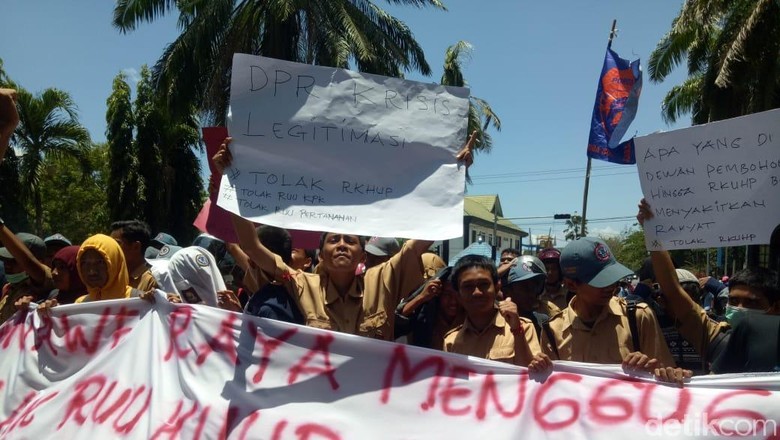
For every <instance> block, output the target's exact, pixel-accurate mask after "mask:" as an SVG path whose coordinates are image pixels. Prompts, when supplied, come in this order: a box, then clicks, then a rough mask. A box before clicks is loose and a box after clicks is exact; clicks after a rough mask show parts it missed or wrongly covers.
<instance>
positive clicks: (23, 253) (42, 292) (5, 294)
mask: <svg viewBox="0 0 780 440" xmlns="http://www.w3.org/2000/svg"><path fill="white" fill-rule="evenodd" d="M0 244H2V245H3V247H2V248H0V259H2V261H3V263H4V264H5V271H6V278H7V280H8V284H6V285H4V286H1V287H2V293H0V324H2V323H3V322H5V321H7V320H8V318H10V317H11V316H12V315H13V314H14V313H16V310H17V307H21V308H24V309H26V305H27V304H29V303H30V301H38V300H42V299H46V296H47V295H48V294H49V292H51V290H52V289H53V288H54V281H53V280H52V275H51V269H50V268H49V267H48V266H46V265H44V264H43V263H41V260H43V259H44V258H45V257H46V245H45V244H44V243H43V240H41V238H40V237H38V236H35V235H32V234H27V233H25V232H20V233H18V234H16V235H14V234H13V233H12V232H11V231H10V230H9V229H8V228H6V227H5V223H4V222H3V220H2V219H0ZM25 298H26V301H25ZM23 301H24V303H23Z"/></svg>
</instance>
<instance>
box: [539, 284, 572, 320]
mask: <svg viewBox="0 0 780 440" xmlns="http://www.w3.org/2000/svg"><path fill="white" fill-rule="evenodd" d="M567 293H568V291H567V290H566V287H564V286H563V285H561V287H560V288H559V289H558V291H557V292H553V293H550V292H548V291H547V286H545V289H544V292H542V294H541V295H539V300H540V301H541V302H545V301H549V302H551V303H553V304H555V306H556V307H558V309H559V310H563V309H565V308H566V307H567V306H568V305H569V304H567V303H566V294H567ZM550 316H552V315H550Z"/></svg>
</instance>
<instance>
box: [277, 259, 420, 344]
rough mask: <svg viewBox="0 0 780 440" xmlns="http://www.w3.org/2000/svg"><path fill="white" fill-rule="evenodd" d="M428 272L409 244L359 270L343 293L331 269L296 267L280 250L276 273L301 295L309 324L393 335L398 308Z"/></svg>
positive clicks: (381, 336)
mask: <svg viewBox="0 0 780 440" xmlns="http://www.w3.org/2000/svg"><path fill="white" fill-rule="evenodd" d="M422 274H423V267H422V261H421V260H420V257H419V256H418V255H417V254H416V253H415V252H414V251H413V250H412V248H411V247H410V246H409V245H404V246H403V247H402V248H401V251H400V252H398V253H397V254H396V255H394V256H393V257H392V258H390V260H388V261H387V262H385V263H382V264H380V265H378V266H375V267H372V268H370V269H368V270H367V271H366V273H365V274H363V275H360V276H356V277H355V280H354V281H353V282H352V285H351V286H350V287H349V291H348V292H347V294H346V295H344V296H343V297H342V296H341V295H339V293H338V290H337V289H336V287H335V286H334V285H333V283H331V282H330V280H329V278H328V275H327V273H306V272H302V271H294V270H293V269H290V268H289V267H288V266H287V265H286V264H284V262H283V261H282V259H281V258H280V257H279V256H277V258H276V272H275V273H274V278H275V279H276V281H278V282H281V283H283V284H284V285H285V287H286V288H287V291H288V292H289V293H290V295H291V296H292V297H293V299H295V300H296V302H297V303H298V306H299V307H300V309H301V312H303V316H304V320H305V321H306V325H307V326H309V327H317V328H322V329H327V330H335V331H339V332H343V333H350V334H354V335H360V336H367V337H370V338H375V339H383V340H386V341H392V340H393V329H394V325H395V308H396V307H397V306H398V303H400V302H401V299H403V297H404V296H405V295H406V294H408V293H409V292H411V291H413V290H414V289H416V288H417V287H419V286H420V285H421V284H422V283H423V276H422Z"/></svg>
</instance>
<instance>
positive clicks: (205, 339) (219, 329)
mask: <svg viewBox="0 0 780 440" xmlns="http://www.w3.org/2000/svg"><path fill="white" fill-rule="evenodd" d="M0 350H2V354H1V355H0V356H1V357H0V399H2V400H0V402H2V405H1V406H0V438H36V439H38V438H119V437H121V438H127V439H149V438H151V439H157V438H187V439H199V438H208V439H213V438H231V439H233V438H235V439H243V438H252V439H280V440H282V439H297V440H303V439H310V440H315V439H317V440H320V439H327V440H336V439H344V440H347V439H356V440H357V439H360V440H362V439H399V438H452V439H474V438H486V437H487V436H489V437H490V438H491V439H496V440H501V439H517V438H606V439H614V438H621V436H629V435H630V436H631V438H632V439H641V438H653V437H659V436H664V437H681V436H686V435H687V436H689V435H692V434H693V435H697V436H701V437H702V438H707V437H717V436H719V435H728V434H736V435H747V436H755V437H754V438H777V436H778V428H777V421H778V420H779V419H780V380H778V379H780V373H771V374H750V375H723V376H705V377H700V378H694V379H692V380H691V382H690V383H688V384H686V385H685V386H684V387H682V388H679V387H675V386H668V385H664V384H659V383H656V382H655V381H653V380H652V379H650V378H639V377H629V376H626V375H625V374H623V373H622V372H621V370H620V367H619V366H616V365H595V364H577V363H572V362H556V364H555V371H554V372H553V373H552V374H551V375H549V376H547V377H542V376H536V375H531V376H529V375H528V374H527V370H525V369H523V368H520V367H515V366H512V365H508V364H502V363H498V362H492V361H487V360H483V359H475V358H468V357H465V356H460V355H453V354H448V353H442V352H438V351H433V350H427V349H422V348H418V347H410V346H405V345H399V344H395V343H390V342H385V341H376V340H372V339H368V338H363V337H358V336H354V335H347V334H342V333H335V332H329V331H325V330H319V329H314V328H308V327H301V326H296V325H291V324H286V323H282V322H277V321H270V320H265V319H260V318H256V317H252V316H247V315H241V314H236V313H232V312H226V311H223V310H220V309H216V308H211V307H207V306H192V305H182V304H172V303H169V302H167V301H165V299H164V297H163V296H162V293H161V292H160V293H158V296H157V300H156V303H155V304H151V303H148V302H144V301H142V300H140V299H129V300H113V301H100V302H93V303H85V304H77V305H67V306H60V307H56V308H54V309H53V311H52V316H51V317H41V316H39V314H37V313H34V312H32V313H27V314H26V315H25V314H21V313H20V314H17V315H16V316H15V317H14V318H13V319H12V320H10V321H8V322H7V323H5V324H4V325H3V326H2V327H0Z"/></svg>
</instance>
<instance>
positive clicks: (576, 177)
mask: <svg viewBox="0 0 780 440" xmlns="http://www.w3.org/2000/svg"><path fill="white" fill-rule="evenodd" d="M629 174H633V175H636V171H628V172H623V173H606V174H591V176H590V177H608V176H627V175H629ZM584 178H585V174H583V175H581V176H580V175H577V176H571V177H556V176H549V177H544V178H541V179H522V180H497V181H492V182H474V183H475V184H477V185H503V184H508V183H525V182H544V181H550V180H570V179H584ZM472 179H473V178H472Z"/></svg>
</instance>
